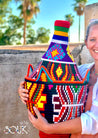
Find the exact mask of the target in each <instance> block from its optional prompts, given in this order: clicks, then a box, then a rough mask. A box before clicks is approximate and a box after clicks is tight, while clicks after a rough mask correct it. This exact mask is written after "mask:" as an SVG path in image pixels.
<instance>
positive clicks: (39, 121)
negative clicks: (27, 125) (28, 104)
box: [28, 107, 49, 133]
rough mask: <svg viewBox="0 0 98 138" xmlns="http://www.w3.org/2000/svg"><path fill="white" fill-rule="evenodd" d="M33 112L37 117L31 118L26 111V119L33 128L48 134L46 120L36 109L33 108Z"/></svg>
mask: <svg viewBox="0 0 98 138" xmlns="http://www.w3.org/2000/svg"><path fill="white" fill-rule="evenodd" d="M33 108H34V111H35V113H36V115H37V118H36V117H34V116H33V114H32V113H31V112H30V111H29V110H28V117H29V120H30V122H31V123H32V124H33V126H34V127H35V128H37V129H38V130H40V131H43V132H45V133H48V130H49V129H48V128H49V123H48V122H47V120H46V119H45V118H44V117H43V116H42V115H41V114H40V112H39V111H38V109H37V108H36V107H33Z"/></svg>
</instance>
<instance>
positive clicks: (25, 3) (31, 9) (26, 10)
mask: <svg viewBox="0 0 98 138" xmlns="http://www.w3.org/2000/svg"><path fill="white" fill-rule="evenodd" d="M16 1H21V2H22V3H21V4H20V6H19V7H18V9H20V10H21V16H22V17H23V19H24V32H23V38H24V42H23V44H24V45H25V44H26V26H27V22H28V21H29V20H31V19H32V18H33V16H34V15H35V16H37V13H38V12H40V9H39V6H38V2H40V0H16Z"/></svg>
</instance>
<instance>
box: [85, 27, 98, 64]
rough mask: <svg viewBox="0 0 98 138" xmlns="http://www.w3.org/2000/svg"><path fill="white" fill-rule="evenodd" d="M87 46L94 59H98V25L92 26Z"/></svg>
mask: <svg viewBox="0 0 98 138" xmlns="http://www.w3.org/2000/svg"><path fill="white" fill-rule="evenodd" d="M86 46H87V48H88V49H89V52H90V54H91V56H92V57H93V58H94V60H97V61H98V25H94V26H92V27H91V28H90V31H89V35H88V39H87V41H86Z"/></svg>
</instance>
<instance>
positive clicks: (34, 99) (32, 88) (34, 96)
mask: <svg viewBox="0 0 98 138" xmlns="http://www.w3.org/2000/svg"><path fill="white" fill-rule="evenodd" d="M26 86H27V89H28V90H29V93H30V94H29V98H28V102H27V107H28V109H29V110H30V111H31V112H32V113H33V115H35V113H34V110H33V106H35V107H37V108H38V109H39V110H40V111H44V110H45V107H44V105H45V104H46V102H47V101H46V94H42V92H43V90H44V88H45V85H44V84H37V83H33V84H32V83H30V82H27V83H26Z"/></svg>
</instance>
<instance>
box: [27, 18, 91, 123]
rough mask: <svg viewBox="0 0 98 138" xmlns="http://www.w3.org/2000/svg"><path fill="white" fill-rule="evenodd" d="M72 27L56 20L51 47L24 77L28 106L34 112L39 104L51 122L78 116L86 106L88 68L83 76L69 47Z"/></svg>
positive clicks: (29, 67) (29, 68)
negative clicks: (27, 93)
mask: <svg viewBox="0 0 98 138" xmlns="http://www.w3.org/2000/svg"><path fill="white" fill-rule="evenodd" d="M69 27H70V23H69V22H68V21H62V20H56V21H55V31H54V35H53V38H52V40H51V43H50V45H49V48H48V50H47V51H46V53H45V54H44V55H43V56H42V58H41V61H40V63H39V64H38V65H37V67H36V68H35V69H33V66H32V65H31V64H30V65H29V66H28V72H27V76H26V77H25V82H26V83H25V88H26V89H28V90H29V99H28V101H27V107H28V109H29V110H30V111H31V112H32V114H33V115H35V113H34V110H33V106H35V107H37V108H38V109H39V111H40V113H41V114H42V115H43V116H44V117H45V118H46V119H47V120H48V122H49V123H56V122H62V121H65V120H69V119H72V118H75V117H78V116H80V115H81V113H82V112H83V111H84V108H85V101H86V98H87V91H88V78H89V77H88V76H89V70H88V71H87V73H86V75H85V77H84V78H82V77H81V75H80V73H79V71H78V68H77V65H76V63H75V61H74V59H73V57H72V55H71V53H70V51H69V47H68V30H69Z"/></svg>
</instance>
